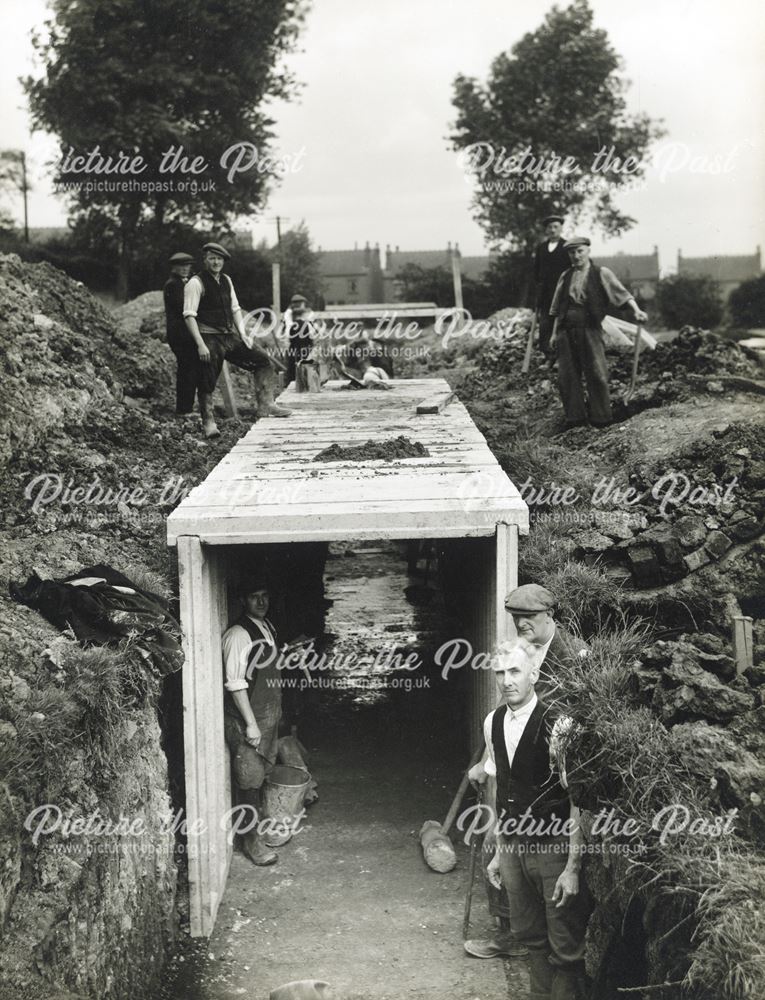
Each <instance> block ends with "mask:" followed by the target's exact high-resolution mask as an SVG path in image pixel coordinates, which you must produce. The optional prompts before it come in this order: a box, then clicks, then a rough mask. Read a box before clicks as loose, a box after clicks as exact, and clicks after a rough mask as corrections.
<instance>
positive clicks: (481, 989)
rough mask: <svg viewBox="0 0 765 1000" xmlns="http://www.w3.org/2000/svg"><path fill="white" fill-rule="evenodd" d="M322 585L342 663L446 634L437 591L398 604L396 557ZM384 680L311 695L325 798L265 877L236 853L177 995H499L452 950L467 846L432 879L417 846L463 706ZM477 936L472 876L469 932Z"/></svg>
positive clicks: (456, 756)
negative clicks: (298, 984)
mask: <svg viewBox="0 0 765 1000" xmlns="http://www.w3.org/2000/svg"><path fill="white" fill-rule="evenodd" d="M326 577H327V596H328V597H330V598H331V599H333V600H334V602H335V603H334V606H333V607H332V608H331V610H330V612H329V615H328V618H327V630H328V631H331V632H332V633H334V634H335V635H336V637H337V638H336V640H335V650H336V651H337V652H343V653H345V652H347V651H348V650H349V649H351V648H354V649H356V650H357V651H358V650H361V649H367V650H370V651H372V650H375V651H378V650H379V649H380V648H381V646H383V645H385V644H386V642H387V643H390V642H391V641H393V642H395V643H397V644H403V645H405V646H406V647H407V648H412V647H413V646H418V647H420V648H424V649H427V647H429V646H431V644H432V642H433V640H434V638H435V637H436V635H437V634H438V632H439V628H440V629H441V630H443V629H445V628H446V627H447V626H446V623H445V621H444V611H443V608H442V606H441V602H440V598H439V596H438V595H436V596H434V597H433V598H432V599H431V600H430V601H429V602H426V603H425V604H424V605H423V604H422V603H420V602H418V603H417V604H415V605H413V604H412V603H410V602H409V601H408V600H407V598H406V596H405V594H404V590H405V588H407V586H408V585H411V584H412V580H411V579H410V578H407V576H406V563H405V560H404V558H403V553H402V552H399V551H396V550H391V549H390V548H388V549H379V548H378V549H376V550H375V549H367V550H366V551H363V552H362V553H361V554H355V555H336V556H335V557H334V558H331V559H330V561H329V562H328V564H327V574H326ZM411 596H412V592H411V591H410V597H411ZM415 596H416V595H415ZM381 606H384V607H385V614H384V615H382V614H380V613H379V609H380V607H381ZM373 622H376V624H371V623H373ZM381 623H384V624H381ZM386 629H387V630H388V631H387V636H386V634H385V630H386ZM443 634H444V633H443V631H442V632H441V635H442V636H443ZM391 636H392V637H393V638H392V639H391ZM391 676H392V675H390V676H388V682H389V683H388V684H387V685H384V686H381V687H375V688H373V689H368V688H367V689H354V688H353V687H344V688H343V689H341V690H340V691H337V690H325V691H324V692H322V693H321V696H320V698H319V700H318V701H317V702H316V704H315V706H314V708H313V712H312V718H311V720H306V722H304V723H303V729H302V731H301V736H302V738H303V739H304V741H305V742H306V743H307V745H308V747H309V751H310V758H311V760H310V763H311V768H312V771H313V773H314V775H315V776H316V777H317V779H318V781H319V785H320V796H321V797H320V801H319V802H318V803H317V804H316V805H315V806H313V807H312V808H311V811H310V813H309V816H308V822H307V823H306V824H305V827H304V829H303V830H302V831H301V832H300V833H299V834H298V835H297V836H296V837H295V838H294V839H293V841H292V842H291V843H290V844H288V845H286V846H285V847H283V848H280V849H279V854H280V858H279V863H278V864H277V865H276V866H274V867H273V868H270V869H255V868H253V866H252V865H250V864H249V863H248V862H247V861H246V860H245V859H244V857H243V856H242V855H240V854H236V855H235V856H234V859H233V862H232V868H231V875H230V878H229V885H228V888H227V891H226V895H225V897H224V899H223V902H222V904H221V908H220V912H219V917H218V923H217V926H216V929H215V933H214V934H213V937H212V938H211V940H210V942H209V947H208V948H207V950H206V951H202V950H201V949H199V948H198V949H197V950H196V951H195V952H193V953H192V954H191V955H187V956H186V960H185V962H184V963H183V964H184V965H185V966H186V968H185V971H184V972H183V974H182V975H181V977H180V979H179V982H178V984H177V987H176V989H175V991H174V993H173V996H174V997H176V998H180V997H183V998H184V1000H229V998H232V1000H233V998H235V997H243V996H244V997H248V998H253V1000H254V998H261V997H263V998H265V997H267V996H268V993H269V991H270V990H271V989H273V988H274V987H275V986H277V985H279V984H281V983H284V982H287V981H290V980H293V979H302V978H315V979H323V980H326V981H327V982H329V983H331V984H332V985H333V987H334V989H335V992H336V996H337V997H339V998H340V997H341V998H344V1000H398V998H402V997H411V998H415V1000H416V998H422V1000H426V998H427V1000H473V998H475V1000H504V998H505V997H506V996H507V995H508V993H507V990H508V982H507V980H506V975H505V969H504V967H503V963H502V962H500V961H498V960H492V961H480V960H473V959H469V958H467V957H466V956H465V955H464V953H463V949H462V941H461V933H460V932H461V923H462V911H463V905H464V897H465V888H466V876H467V852H466V850H465V849H464V847H462V848H461V850H460V861H459V864H458V867H457V869H455V871H454V872H452V873H450V874H447V875H437V874H435V873H433V872H431V871H430V870H429V869H428V868H427V867H426V866H425V864H424V862H423V860H422V857H421V851H420V847H419V843H418V833H419V828H420V826H421V824H422V822H423V821H424V820H425V819H431V818H442V817H443V815H444V814H445V812H446V809H447V808H448V805H449V801H450V798H451V795H452V794H453V789H455V788H456V786H457V784H458V783H459V774H460V767H461V766H464V765H463V763H462V757H463V755H464V749H463V748H462V747H461V746H460V745H458V742H457V741H456V740H455V730H454V729H453V726H454V718H455V709H456V717H457V718H458V717H459V713H460V711H461V706H459V705H457V706H454V705H450V704H449V694H450V692H447V691H445V690H444V689H443V688H439V686H438V684H437V682H436V681H435V680H434V679H433V678H424V680H427V679H430V680H431V686H430V687H428V688H426V687H420V688H414V687H413V688H412V690H410V691H405V690H403V689H402V688H399V689H396V688H394V687H393V686H392V685H391V684H390V680H391ZM418 676H421V675H419V674H417V675H414V679H415V680H416V678H417V677H418ZM424 680H423V683H424ZM457 732H459V730H457ZM450 735H451V738H450ZM460 738H461V736H460ZM488 924H489V921H488V916H487V910H486V904H485V896H484V893H483V891H482V886H481V885H480V883H479V879H477V880H476V891H475V899H474V920H473V924H472V928H471V933H472V934H474V935H478V934H480V933H481V932H482V931H484V930H486V929H487V927H488ZM508 971H509V973H510V974H511V975H512V977H513V979H512V986H513V995H514V996H517V997H521V996H524V995H525V990H524V989H523V986H524V983H523V976H524V973H522V972H521V971H519V970H518V969H517V966H515V967H511V966H510V965H509V963H508Z"/></svg>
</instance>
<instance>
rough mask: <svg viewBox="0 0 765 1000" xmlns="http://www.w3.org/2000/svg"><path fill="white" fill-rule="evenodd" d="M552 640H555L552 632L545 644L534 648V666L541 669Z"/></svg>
mask: <svg viewBox="0 0 765 1000" xmlns="http://www.w3.org/2000/svg"><path fill="white" fill-rule="evenodd" d="M554 638H555V632H553V634H552V635H551V636H550V638H549V639H548V640H547V642H546V643H544V645H542V646H535V647H534V664H535V666H537V667H541V666H542V664H543V663H544V662H545V658H546V657H547V654H548V653H549V652H550V646H551V645H552V641H553V639H554Z"/></svg>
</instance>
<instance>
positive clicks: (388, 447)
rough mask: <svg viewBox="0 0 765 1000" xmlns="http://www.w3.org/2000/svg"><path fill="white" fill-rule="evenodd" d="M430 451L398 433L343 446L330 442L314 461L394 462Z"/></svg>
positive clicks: (419, 456)
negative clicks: (385, 439) (381, 439)
mask: <svg viewBox="0 0 765 1000" xmlns="http://www.w3.org/2000/svg"><path fill="white" fill-rule="evenodd" d="M429 455H430V452H429V451H428V449H427V448H426V447H425V445H424V444H420V442H419V441H410V440H409V438H408V437H404V436H403V435H399V436H398V437H395V438H389V439H388V440H387V441H365V442H364V444H356V445H350V446H348V447H344V446H343V445H339V444H331V445H328V447H326V448H324V449H323V450H322V451H320V452H319V453H318V454H317V455H314V457H313V461H314V462H372V461H383V462H394V461H396V460H397V459H400V458H427V457H428V456H429Z"/></svg>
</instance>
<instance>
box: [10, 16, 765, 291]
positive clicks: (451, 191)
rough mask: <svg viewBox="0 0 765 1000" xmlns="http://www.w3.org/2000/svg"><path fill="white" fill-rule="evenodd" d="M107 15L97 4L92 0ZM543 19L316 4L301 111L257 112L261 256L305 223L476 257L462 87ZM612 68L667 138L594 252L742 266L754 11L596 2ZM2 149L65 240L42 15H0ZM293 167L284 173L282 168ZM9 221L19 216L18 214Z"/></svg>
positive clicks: (756, 178)
mask: <svg viewBox="0 0 765 1000" xmlns="http://www.w3.org/2000/svg"><path fill="white" fill-rule="evenodd" d="M104 2H108V0H104ZM550 6H551V5H550V4H549V3H547V2H546V0H385V3H379V2H372V0H314V3H313V7H312V9H311V11H310V12H309V15H308V18H307V21H306V25H305V29H304V31H303V34H302V36H301V40H300V43H299V47H298V51H297V52H295V53H294V54H293V55H291V56H290V57H289V58H288V64H289V66H290V68H291V69H292V71H293V72H294V74H295V75H296V76H297V78H298V79H299V80H300V81H301V83H302V89H301V92H300V96H299V98H298V100H296V101H294V102H292V103H279V104H275V105H274V106H273V107H272V108H271V113H272V115H273V117H274V118H275V120H276V123H277V124H276V131H277V143H276V145H277V151H278V153H279V155H281V156H282V157H283V158H284V161H285V163H286V164H287V165H288V171H287V173H286V174H285V176H284V178H283V180H282V182H281V184H280V186H279V187H278V188H277V189H276V190H275V191H274V192H273V194H272V196H271V198H270V200H269V203H268V204H267V205H266V206H265V208H264V210H263V212H262V215H261V216H260V217H259V218H258V219H254V220H246V221H245V224H244V226H243V228H250V229H252V231H253V235H254V237H255V239H256V241H257V240H259V239H260V238H262V237H266V238H268V239H269V240H270V241H273V238H274V234H275V226H274V222H273V219H274V218H275V216H277V215H279V216H281V217H282V218H283V219H284V220H285V222H284V223H283V228H289V227H290V226H292V225H295V224H297V223H298V222H300V221H301V220H304V221H305V223H306V225H307V226H308V229H309V232H310V234H311V237H312V239H313V241H314V243H315V244H316V245H318V246H320V247H322V248H323V249H327V250H328V249H345V248H349V247H353V246H354V245H355V244H358V245H359V246H363V245H364V244H365V243H366V242H367V241H369V243H370V244H372V245H374V244H375V243H379V244H380V246H381V247H384V246H385V245H386V244H390V245H391V246H394V247H395V246H396V245H399V246H400V247H401V249H402V250H404V249H407V250H421V249H439V248H444V247H446V245H447V242H452V243H458V244H459V246H460V249H461V250H462V252H463V254H481V253H485V252H486V245H485V241H484V237H483V233H482V231H481V229H480V227H479V226H478V225H477V223H476V222H475V221H474V220H473V218H472V215H471V207H470V201H471V185H470V183H469V179H468V178H466V176H465V173H464V170H463V169H462V168H461V167H460V164H459V161H458V158H457V155H456V153H455V152H454V151H452V150H451V149H450V148H449V143H448V140H447V136H448V134H449V132H450V130H451V124H452V122H453V120H454V117H455V112H454V109H453V107H452V105H451V95H452V82H453V80H454V78H455V76H456V75H457V74H458V73H462V74H466V75H468V76H475V77H477V78H478V79H479V80H484V79H485V78H486V75H487V72H488V70H489V66H490V64H491V61H492V59H493V58H494V57H495V56H496V55H498V54H499V53H500V52H502V51H506V50H509V49H510V48H511V46H512V45H513V44H514V43H515V42H516V41H517V40H518V39H519V38H520V37H521V36H522V35H523V34H524V33H525V32H527V31H531V30H534V29H535V28H536V27H537V26H538V25H539V24H540V23H541V21H542V20H543V18H544V15H545V14H546V12H547V11H548V10H549V7H550ZM592 6H593V9H594V11H595V23H596V26H597V27H600V28H604V29H605V30H606V31H607V32H608V35H609V38H610V40H611V42H612V44H613V45H614V47H615V48H616V50H617V52H619V53H620V55H621V56H622V58H623V60H624V75H625V76H626V78H627V79H628V80H629V81H631V86H630V88H629V90H628V94H627V99H628V105H629V109H630V110H631V111H642V112H646V113H647V114H649V115H650V116H651V117H653V118H660V119H662V120H663V122H664V126H665V128H666V130H667V133H668V134H667V136H666V137H665V138H664V139H663V140H661V145H660V149H659V157H658V160H657V161H656V165H655V166H654V167H652V168H651V170H650V172H649V177H648V179H647V181H646V183H645V184H644V185H641V187H640V188H639V189H638V190H635V191H633V192H629V193H625V194H623V195H620V196H619V201H618V204H619V207H620V208H621V209H622V210H624V211H626V212H627V213H628V214H629V215H631V216H633V217H634V218H636V219H637V220H638V221H637V225H635V226H634V227H633V228H632V229H631V230H630V231H628V232H627V233H625V234H624V235H623V236H622V237H621V238H619V239H618V240H609V241H604V240H603V238H602V237H601V236H599V235H598V234H597V233H592V236H593V251H594V253H595V254H597V253H598V252H600V253H609V254H612V253H617V252H619V251H623V252H625V253H651V252H652V250H653V247H654V246H658V248H659V256H660V264H661V268H662V272H663V273H671V272H672V271H673V270H674V267H675V262H676V257H677V252H678V250H679V249H681V250H682V252H683V255H684V256H706V255H713V254H736V253H740V254H751V253H754V251H755V248H756V247H757V245H762V244H765V58H763V57H764V56H765V5H764V4H762V3H761V2H759V0H726V2H725V3H721V2H720V0H640V2H636V0H592ZM0 12H1V13H2V18H3V32H2V33H1V34H0V88H1V90H0V93H1V94H2V98H3V101H2V127H3V133H2V134H3V146H4V147H5V148H24V149H25V150H27V153H28V158H29V160H30V164H31V171H32V179H33V184H34V188H35V190H34V191H33V193H32V195H31V197H30V225H32V226H55V225H63V224H65V210H64V206H63V204H62V203H61V202H59V201H58V200H56V198H55V197H54V196H53V195H52V193H51V185H50V180H49V177H48V175H47V173H46V166H45V165H46V163H47V162H49V161H51V160H52V159H53V158H54V156H55V153H56V149H57V147H56V144H55V141H54V140H53V139H52V137H49V136H44V135H39V134H38V135H35V136H34V137H30V135H29V127H30V125H29V117H28V114H27V112H26V108H25V99H24V96H23V93H22V90H21V87H20V85H19V84H18V80H17V78H18V77H19V76H20V75H23V74H26V73H29V72H34V65H33V62H32V49H31V44H30V40H29V36H30V32H31V30H32V29H34V28H39V27H41V25H42V23H43V21H44V19H45V17H46V4H45V2H44V0H0ZM289 167H292V169H289ZM16 214H17V216H18V211H17V212H16Z"/></svg>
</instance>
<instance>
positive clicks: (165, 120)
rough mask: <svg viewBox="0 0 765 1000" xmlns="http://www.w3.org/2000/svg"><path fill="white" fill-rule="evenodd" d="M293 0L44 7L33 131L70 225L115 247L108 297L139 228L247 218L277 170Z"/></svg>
mask: <svg viewBox="0 0 765 1000" xmlns="http://www.w3.org/2000/svg"><path fill="white" fill-rule="evenodd" d="M304 4H305V0H216V3H214V4H209V3H205V2H203V0H161V2H158V0H109V2H108V3H105V2H103V0H55V2H54V20H53V21H52V22H48V24H47V29H48V36H47V38H46V39H44V40H43V39H41V38H40V37H35V38H34V39H33V42H34V45H35V48H36V49H37V51H38V54H39V56H40V57H41V59H42V61H43V63H44V67H45V75H44V76H43V77H42V78H40V79H37V80H34V79H32V78H28V79H27V80H26V81H25V89H26V92H27V94H28V97H29V103H30V108H31V111H32V119H33V123H34V126H35V127H36V128H39V129H45V130H47V131H50V132H53V133H55V134H56V135H57V136H58V138H59V140H60V146H61V161H60V162H59V164H58V166H57V169H56V182H57V185H58V186H59V187H60V188H61V189H63V190H68V192H69V198H70V202H71V212H72V214H73V216H74V218H75V219H84V220H85V222H86V224H90V225H95V224H96V221H97V220H102V221H103V223H104V225H105V228H106V229H108V230H109V232H110V238H111V239H112V240H113V241H115V242H116V244H117V247H118V252H119V259H120V288H119V291H120V293H121V294H123V295H124V294H125V293H126V292H127V289H128V278H129V266H130V261H131V258H132V256H133V254H134V251H135V247H136V242H137V234H138V232H139V231H140V229H141V227H142V226H144V225H146V224H147V223H148V221H149V220H151V221H152V222H153V223H154V224H155V225H160V226H161V225H162V224H164V223H165V222H167V221H175V222H180V223H187V224H196V225H203V226H206V227H208V228H216V229H219V230H224V229H226V228H229V227H230V225H231V223H232V221H233V219H234V218H235V217H236V216H238V215H243V214H250V213H253V212H255V211H256V210H257V209H258V208H259V207H260V206H261V205H262V204H263V202H264V199H265V197H266V194H267V192H268V189H269V185H270V184H271V183H272V182H273V180H274V179H275V178H276V177H277V176H278V175H279V173H280V172H281V166H280V163H279V161H278V160H276V159H275V158H274V156H273V154H272V150H271V145H270V144H271V140H272V135H273V133H272V127H273V122H272V120H271V119H270V118H269V117H268V115H267V113H266V111H265V110H264V104H265V102H266V101H267V100H269V99H272V98H284V99H286V98H289V97H290V96H291V94H292V93H293V92H294V88H295V83H294V80H293V79H292V78H291V76H290V75H289V74H288V73H287V72H286V71H285V70H284V68H283V66H282V64H281V59H282V56H283V55H284V54H285V53H286V52H288V51H290V50H291V49H292V48H293V46H294V44H295V41H296V38H297V35H298V31H299V29H300V26H301V24H302V20H303V18H304V15H305V5H304Z"/></svg>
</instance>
